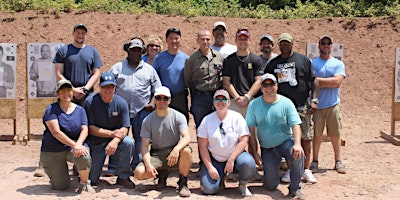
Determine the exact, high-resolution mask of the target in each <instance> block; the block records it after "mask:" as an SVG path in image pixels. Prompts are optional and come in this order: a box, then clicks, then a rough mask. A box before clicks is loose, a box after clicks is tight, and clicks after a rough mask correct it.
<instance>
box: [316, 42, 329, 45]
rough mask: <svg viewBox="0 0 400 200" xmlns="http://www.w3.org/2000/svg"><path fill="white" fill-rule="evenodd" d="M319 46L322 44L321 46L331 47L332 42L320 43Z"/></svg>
mask: <svg viewBox="0 0 400 200" xmlns="http://www.w3.org/2000/svg"><path fill="white" fill-rule="evenodd" d="M319 44H320V45H331V44H332V42H320V43H319Z"/></svg>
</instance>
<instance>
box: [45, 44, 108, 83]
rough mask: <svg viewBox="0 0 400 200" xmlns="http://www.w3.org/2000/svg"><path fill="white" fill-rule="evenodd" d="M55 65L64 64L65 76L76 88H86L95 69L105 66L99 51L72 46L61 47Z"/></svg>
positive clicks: (90, 47)
mask: <svg viewBox="0 0 400 200" xmlns="http://www.w3.org/2000/svg"><path fill="white" fill-rule="evenodd" d="M53 62H54V63H63V64H64V72H63V76H64V77H65V78H66V79H68V80H70V81H71V83H72V85H73V86H74V87H81V86H85V85H86V83H87V82H88V81H89V79H90V77H91V76H92V71H93V69H95V68H100V67H101V66H103V63H102V62H101V59H100V56H99V53H98V52H97V50H96V49H95V48H94V47H92V46H89V45H85V47H83V48H77V47H75V46H74V45H72V44H68V45H63V46H61V47H60V48H59V49H58V51H57V53H56V57H55V58H54V61H53Z"/></svg>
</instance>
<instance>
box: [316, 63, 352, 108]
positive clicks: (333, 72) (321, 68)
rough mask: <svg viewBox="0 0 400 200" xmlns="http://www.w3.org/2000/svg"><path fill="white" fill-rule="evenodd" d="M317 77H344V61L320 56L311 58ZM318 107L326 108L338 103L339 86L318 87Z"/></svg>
mask: <svg viewBox="0 0 400 200" xmlns="http://www.w3.org/2000/svg"><path fill="white" fill-rule="evenodd" d="M312 64H313V65H314V70H315V74H316V76H317V77H321V78H329V77H334V76H337V75H342V76H343V77H346V72H345V69H344V63H343V62H342V61H340V60H338V59H336V58H330V59H328V60H323V59H321V58H320V57H317V58H315V59H314V60H312ZM318 99H319V103H318V108H328V107H331V106H334V105H336V104H338V103H340V89H339V88H320V89H319V91H318Z"/></svg>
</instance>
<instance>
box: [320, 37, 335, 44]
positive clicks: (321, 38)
mask: <svg viewBox="0 0 400 200" xmlns="http://www.w3.org/2000/svg"><path fill="white" fill-rule="evenodd" d="M325 38H328V39H329V40H330V41H331V42H332V43H333V39H332V38H331V36H329V35H323V36H321V37H320V39H319V42H321V41H322V40H323V39H325Z"/></svg>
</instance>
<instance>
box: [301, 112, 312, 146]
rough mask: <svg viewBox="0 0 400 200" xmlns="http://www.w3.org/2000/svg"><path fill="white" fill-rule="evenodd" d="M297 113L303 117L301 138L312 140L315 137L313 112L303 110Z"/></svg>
mask: <svg viewBox="0 0 400 200" xmlns="http://www.w3.org/2000/svg"><path fill="white" fill-rule="evenodd" d="M297 113H299V116H300V119H301V124H300V127H301V140H312V139H313V137H314V127H313V124H314V123H313V121H312V120H311V118H312V114H310V113H303V112H297Z"/></svg>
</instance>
